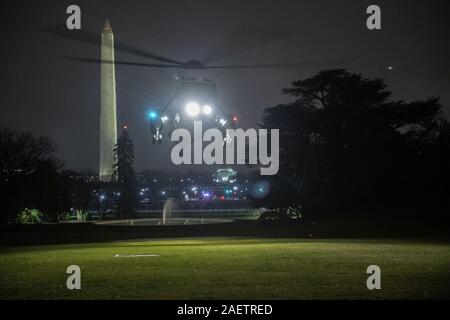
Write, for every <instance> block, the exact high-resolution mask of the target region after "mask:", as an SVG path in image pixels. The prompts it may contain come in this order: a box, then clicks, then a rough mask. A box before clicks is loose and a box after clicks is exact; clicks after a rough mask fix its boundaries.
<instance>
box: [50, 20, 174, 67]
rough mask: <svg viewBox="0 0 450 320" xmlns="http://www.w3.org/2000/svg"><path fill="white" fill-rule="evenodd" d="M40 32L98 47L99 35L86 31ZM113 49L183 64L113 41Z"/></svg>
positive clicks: (64, 29) (62, 27)
mask: <svg viewBox="0 0 450 320" xmlns="http://www.w3.org/2000/svg"><path fill="white" fill-rule="evenodd" d="M42 31H44V32H47V33H49V34H52V35H55V36H58V37H62V38H66V39H70V40H75V41H80V42H85V43H89V44H94V45H96V46H98V45H100V35H99V34H95V33H93V32H90V31H86V30H72V31H69V30H67V29H66V28H65V27H64V26H54V27H48V28H44V29H42ZM115 49H116V50H118V51H121V52H124V53H129V54H133V55H136V56H140V57H144V58H147V59H153V60H157V61H160V62H166V63H172V64H179V65H181V64H183V62H181V61H177V60H173V59H170V58H166V57H163V56H160V55H157V54H154V53H152V52H149V51H146V50H142V49H138V48H135V47H132V46H129V45H127V44H124V43H122V42H119V41H115Z"/></svg>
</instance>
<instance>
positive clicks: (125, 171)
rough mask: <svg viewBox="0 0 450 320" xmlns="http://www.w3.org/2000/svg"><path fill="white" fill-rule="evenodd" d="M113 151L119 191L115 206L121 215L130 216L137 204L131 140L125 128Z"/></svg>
mask: <svg viewBox="0 0 450 320" xmlns="http://www.w3.org/2000/svg"><path fill="white" fill-rule="evenodd" d="M114 152H115V155H116V164H115V166H114V170H115V174H116V176H117V184H118V190H119V193H120V195H119V198H118V203H117V207H118V210H119V213H120V214H121V215H123V216H131V215H132V214H133V209H134V207H135V206H136V204H137V180H136V173H135V171H134V169H133V164H134V149H133V141H131V139H130V137H129V135H128V131H127V130H126V129H124V130H123V132H122V136H121V137H120V138H119V139H118V140H117V144H116V147H115V148H114Z"/></svg>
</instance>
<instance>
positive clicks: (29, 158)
mask: <svg viewBox="0 0 450 320" xmlns="http://www.w3.org/2000/svg"><path fill="white" fill-rule="evenodd" d="M56 151H57V147H56V145H55V143H54V142H53V141H52V140H51V139H49V138H47V137H34V136H33V135H32V134H30V133H27V132H17V131H14V130H11V129H8V128H0V194H1V197H2V200H1V204H0V206H1V223H2V224H7V223H8V222H10V221H11V220H14V219H15V218H16V217H17V215H18V214H19V213H20V212H22V211H23V209H25V208H27V207H30V206H33V204H34V202H35V200H36V196H35V194H36V192H37V191H38V187H37V186H36V185H35V183H36V181H37V180H36V179H35V177H36V175H38V174H39V172H42V171H41V169H43V166H44V165H45V166H46V167H47V168H52V169H51V170H49V171H47V173H50V171H51V172H52V174H53V173H55V172H56V171H57V170H59V168H60V167H61V162H60V160H59V159H58V158H57V156H56ZM41 179H42V181H41V182H45V181H46V179H47V176H41ZM48 191H49V192H50V193H53V192H57V191H58V190H56V189H52V190H48ZM44 213H45V212H44Z"/></svg>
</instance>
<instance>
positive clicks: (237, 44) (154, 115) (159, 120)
mask: <svg viewBox="0 0 450 320" xmlns="http://www.w3.org/2000/svg"><path fill="white" fill-rule="evenodd" d="M106 25H108V26H109V22H108V21H107V22H106V23H105V26H106ZM43 31H44V32H46V33H50V34H52V35H54V36H58V37H63V38H66V39H70V40H75V41H81V42H84V43H88V44H93V45H96V46H98V44H99V43H100V42H99V35H98V34H97V33H93V32H90V31H88V30H86V29H82V30H76V31H68V30H67V29H66V28H65V26H56V27H49V28H45V29H43ZM289 35H290V33H288V32H286V31H281V30H275V29H267V28H265V29H264V28H249V27H245V26H238V27H236V28H235V29H234V30H232V31H231V32H230V33H229V34H228V36H227V37H226V38H225V39H224V41H223V43H222V44H221V45H219V46H218V47H216V48H214V49H213V50H211V51H210V52H208V54H206V55H205V56H204V57H203V58H202V59H188V60H186V61H180V60H176V59H172V58H170V57H164V56H161V55H159V54H155V53H153V52H150V51H148V50H143V49H140V48H136V47H132V46H129V45H127V44H125V43H123V42H120V41H115V44H114V49H115V50H116V51H121V52H123V53H127V54H132V55H134V56H137V57H141V58H146V59H149V60H152V61H149V62H135V61H123V60H114V61H105V60H100V59H98V58H87V57H74V56H68V55H58V57H60V58H62V59H65V60H72V61H78V62H83V63H95V64H102V63H112V64H115V65H124V66H138V67H146V68H162V69H176V70H182V71H190V70H212V69H227V70H237V69H261V68H301V67H311V66H314V67H317V66H328V65H330V64H333V65H336V64H346V63H348V62H349V59H333V60H320V61H296V62H287V63H267V64H241V65H222V64H214V63H215V62H216V61H220V60H222V59H225V58H228V57H230V56H234V55H237V54H240V53H242V52H245V51H248V50H252V49H255V48H257V47H261V46H264V45H267V44H270V43H273V42H277V41H279V40H281V39H283V38H285V37H287V36H289ZM177 80H178V81H179V86H178V88H177V89H176V92H175V94H174V95H173V96H172V97H171V98H170V99H169V101H168V102H167V103H166V105H164V106H163V107H162V108H152V109H151V110H150V111H149V113H148V121H149V128H150V133H151V137H152V143H153V144H161V143H162V140H163V130H164V129H165V128H166V127H168V128H169V132H170V131H171V130H173V129H175V128H177V127H179V126H180V125H182V123H183V122H186V121H190V122H193V121H192V120H195V119H200V118H201V120H202V121H207V122H209V123H210V124H211V125H212V126H215V127H217V128H220V129H221V130H223V132H225V131H226V129H228V128H233V127H235V126H236V124H237V122H238V120H239V119H238V117H237V116H236V115H233V114H230V113H227V112H224V110H223V108H222V107H221V106H220V104H219V100H218V98H217V87H216V84H215V82H214V81H213V80H210V79H203V78H195V77H186V76H181V77H178V79H177ZM229 139H230V137H226V138H225V140H228V141H229Z"/></svg>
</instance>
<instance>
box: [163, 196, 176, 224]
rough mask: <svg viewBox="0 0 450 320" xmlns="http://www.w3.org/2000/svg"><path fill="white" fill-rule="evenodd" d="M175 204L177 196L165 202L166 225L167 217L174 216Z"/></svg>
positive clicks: (164, 218) (164, 216) (164, 219)
mask: <svg viewBox="0 0 450 320" xmlns="http://www.w3.org/2000/svg"><path fill="white" fill-rule="evenodd" d="M174 205H175V198H168V199H167V200H166V202H164V208H163V213H162V224H163V225H165V224H166V222H167V219H169V218H170V217H171V216H172V209H173V207H174Z"/></svg>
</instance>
